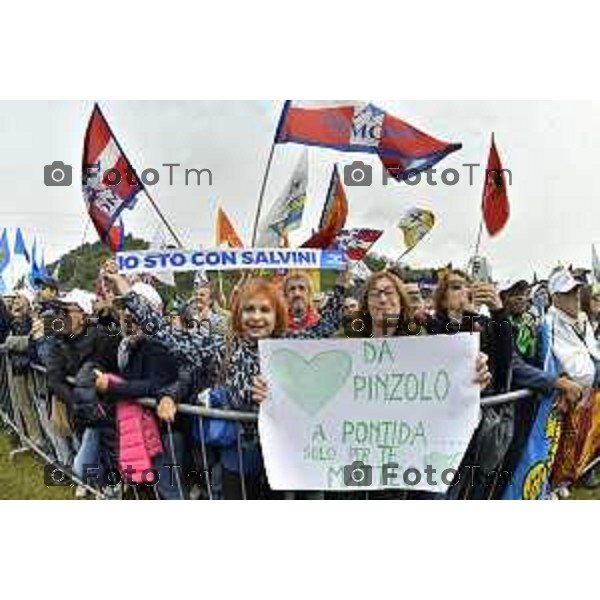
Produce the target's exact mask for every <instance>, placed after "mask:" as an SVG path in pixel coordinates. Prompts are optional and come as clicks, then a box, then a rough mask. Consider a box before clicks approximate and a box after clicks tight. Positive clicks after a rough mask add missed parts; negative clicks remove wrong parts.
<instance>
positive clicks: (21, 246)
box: [14, 227, 31, 262]
mask: <svg viewBox="0 0 600 600" xmlns="http://www.w3.org/2000/svg"><path fill="white" fill-rule="evenodd" d="M14 255H15V256H24V257H25V259H26V260H27V262H31V258H30V256H29V252H28V251H27V246H26V245H25V239H24V238H23V232H22V231H21V228H20V227H17V233H16V236H15V249H14Z"/></svg>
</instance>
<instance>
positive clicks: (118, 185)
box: [82, 104, 142, 252]
mask: <svg viewBox="0 0 600 600" xmlns="http://www.w3.org/2000/svg"><path fill="white" fill-rule="evenodd" d="M82 185H83V197H84V199H85V202H86V205H87V210H88V213H89V215H90V218H91V219H92V222H93V223H94V226H95V227H96V231H97V232H98V235H99V236H100V239H101V240H102V242H104V243H105V244H106V245H108V246H109V247H110V249H111V250H113V251H114V252H116V251H117V250H120V249H121V248H122V246H123V238H124V228H123V222H122V219H121V213H122V211H123V210H124V209H126V208H128V209H131V208H133V207H134V206H135V202H136V196H137V194H138V193H139V192H140V191H141V190H142V184H141V182H140V181H139V179H138V177H137V175H136V173H135V171H134V170H133V167H132V166H131V164H130V162H129V161H128V160H127V157H126V156H125V153H124V152H123V150H122V149H121V146H120V145H119V142H118V141H117V139H116V137H115V136H114V134H113V132H112V131H111V129H110V126H109V125H108V122H107V121H106V119H105V118H104V115H103V114H102V111H101V110H100V107H99V106H98V105H97V104H96V105H95V106H94V110H93V112H92V116H91V117H90V121H89V123H88V126H87V131H86V133H85V141H84V147H83V164H82Z"/></svg>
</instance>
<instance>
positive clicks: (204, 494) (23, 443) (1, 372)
mask: <svg viewBox="0 0 600 600" xmlns="http://www.w3.org/2000/svg"><path fill="white" fill-rule="evenodd" d="M17 390H18V391H17ZM27 396H28V397H29V400H28V399H27ZM200 396H202V395H200ZM532 396H533V393H532V392H531V391H530V390H517V391H512V392H508V393H505V394H501V395H497V396H491V397H486V398H482V401H481V404H482V406H495V405H499V404H506V403H510V402H517V401H523V400H527V399H530V398H531V397H532ZM138 402H139V403H140V404H141V405H143V406H145V407H148V408H156V406H157V404H158V403H157V400H156V399H153V398H143V399H139V400H138ZM61 405H62V406H63V407H64V404H62V403H61V402H57V400H56V399H55V398H53V397H52V394H51V393H50V391H49V388H48V381H47V377H46V369H45V368H44V367H43V366H41V365H37V364H31V365H29V367H28V368H27V370H26V372H25V373H15V372H14V369H13V364H12V361H11V360H10V358H9V356H8V355H7V353H6V351H0V418H1V420H2V421H3V422H4V424H5V426H6V427H8V428H9V429H10V430H11V431H12V432H13V434H14V435H16V437H17V438H18V444H19V445H18V447H17V448H15V449H14V450H12V451H11V453H10V457H11V459H14V458H15V457H16V456H17V455H18V454H20V453H22V452H27V451H31V452H33V453H34V454H36V455H37V456H38V457H39V458H40V459H41V460H42V461H43V462H44V463H45V464H46V465H56V464H60V465H69V464H71V463H72V459H73V456H74V453H75V450H76V447H77V440H76V439H75V440H74V439H73V436H70V435H66V434H65V431H64V429H65V428H67V427H68V422H64V421H65V420H66V415H65V414H62V415H61V414H60V410H59V409H60V407H61ZM177 410H178V413H180V414H182V415H186V416H193V417H198V418H199V419H200V427H199V431H200V432H203V431H204V427H203V421H204V419H223V420H227V421H233V422H236V423H238V424H240V425H242V426H243V424H245V423H255V422H256V421H257V418H258V416H257V414H256V413H245V412H238V411H229V410H221V409H216V408H210V407H208V406H205V405H202V404H198V405H191V404H180V405H178V408H177ZM32 419H33V420H34V422H32ZM61 419H62V420H63V423H62V427H61ZM32 430H33V432H34V433H35V436H36V439H33V437H32ZM166 437H167V443H166V444H165V445H166V450H167V451H168V452H169V459H170V460H171V461H172V463H171V464H178V463H177V460H176V457H175V449H174V448H175V443H174V434H173V430H172V428H171V426H170V425H167V426H166ZM237 443H238V450H239V452H238V455H239V457H240V473H241V486H242V496H243V498H244V499H245V498H246V497H247V495H246V481H245V477H244V468H243V456H244V452H243V447H242V427H238V428H237ZM195 449H196V451H197V456H195V457H194V461H193V462H194V465H195V467H199V470H195V472H196V474H198V473H201V475H202V476H201V477H199V478H198V481H202V482H203V483H204V485H203V486H197V487H199V488H200V489H198V490H196V495H195V496H196V497H197V496H199V498H198V499H211V500H212V499H217V498H219V497H220V492H219V485H218V482H215V473H214V472H213V469H211V468H210V454H211V448H209V447H208V446H207V444H206V443H205V440H204V437H203V435H201V440H200V443H199V444H197V445H196V448H195ZM599 462H600V457H599V458H597V459H596V460H594V461H593V462H592V463H591V464H590V465H589V466H588V467H587V469H586V471H587V470H589V469H591V468H593V467H594V466H595V465H596V464H598V463H599ZM173 471H174V474H175V480H176V482H175V483H176V485H177V490H178V494H179V496H180V497H182V498H183V497H184V487H183V483H184V482H182V480H181V475H182V473H181V471H180V469H177V468H175V469H173ZM66 474H67V476H68V477H69V478H70V479H71V481H72V483H73V484H74V485H78V486H81V487H83V488H85V489H86V490H87V491H88V492H89V493H91V494H94V495H95V496H96V497H97V498H99V499H104V498H106V497H107V496H106V494H105V492H104V491H103V489H99V488H97V487H95V486H92V485H88V483H87V482H84V481H82V480H81V479H80V478H78V477H77V476H76V475H75V474H74V473H73V472H72V470H71V469H70V470H68V471H67V472H66ZM41 483H42V482H41ZM202 487H203V488H204V489H202ZM132 488H133V489H132V495H133V497H134V498H136V499H137V498H139V494H138V490H137V489H136V486H132ZM153 492H154V495H155V497H156V498H158V497H159V495H158V492H157V491H156V486H154V489H153ZM285 497H286V498H288V499H293V498H295V497H296V496H295V494H293V493H288V494H285ZM304 497H306V494H304ZM310 497H313V498H319V497H323V494H322V493H317V494H312V495H311V496H310ZM367 497H368V495H367Z"/></svg>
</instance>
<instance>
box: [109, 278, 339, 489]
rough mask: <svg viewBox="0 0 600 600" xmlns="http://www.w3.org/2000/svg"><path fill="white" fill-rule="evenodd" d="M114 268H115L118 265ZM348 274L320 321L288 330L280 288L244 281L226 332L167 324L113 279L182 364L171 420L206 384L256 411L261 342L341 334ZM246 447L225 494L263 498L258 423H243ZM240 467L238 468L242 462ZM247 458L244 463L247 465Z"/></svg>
mask: <svg viewBox="0 0 600 600" xmlns="http://www.w3.org/2000/svg"><path fill="white" fill-rule="evenodd" d="M113 271H114V269H113ZM346 277H347V276H346V273H342V274H341V275H340V277H339V278H338V281H337V282H336V287H335V292H334V294H333V296H332V297H331V299H330V300H329V302H328V303H327V304H326V305H325V307H324V308H323V309H322V311H321V319H320V320H319V322H318V323H317V324H316V325H314V326H312V327H309V328H307V329H304V330H303V331H299V332H288V331H287V309H286V305H285V302H284V299H283V297H282V295H281V292H280V291H279V290H278V289H277V288H276V287H275V286H274V285H273V284H271V283H269V282H268V281H264V280H262V279H252V280H250V281H248V282H246V283H245V284H243V285H242V286H241V287H240V288H239V290H238V292H237V293H236V295H235V299H234V301H233V305H232V307H231V325H230V330H229V331H228V332H227V333H226V334H225V335H218V334H216V333H211V332H209V333H208V335H207V334H206V333H205V332H203V331H200V330H198V331H185V330H183V331H179V330H176V329H173V328H171V327H168V326H165V325H164V323H163V322H162V319H161V317H160V315H158V313H156V312H155V311H153V310H152V308H151V307H149V306H148V305H147V304H145V303H143V302H141V301H140V300H139V298H138V297H137V296H136V294H135V293H131V292H130V291H129V284H128V282H127V280H126V279H125V278H124V277H122V276H119V275H117V274H116V273H113V274H111V275H110V278H111V279H112V280H113V281H114V282H115V285H116V287H117V289H118V291H119V293H121V294H126V295H125V298H124V301H125V304H126V306H127V308H128V309H129V311H130V312H131V313H132V314H133V315H134V317H135V319H136V320H137V322H139V323H144V328H145V330H146V331H147V332H148V333H149V334H150V335H152V336H153V337H154V339H155V340H156V341H158V342H159V343H160V344H162V345H163V346H164V347H165V348H167V350H169V351H170V352H172V353H173V354H175V356H176V357H177V358H178V359H179V360H180V361H181V362H182V363H183V365H184V372H183V373H182V374H181V376H180V377H179V379H178V381H177V383H176V384H175V385H174V386H173V387H171V388H169V389H168V390H165V393H164V395H163V397H162V399H161V401H160V404H159V408H158V414H159V417H160V418H161V419H163V420H166V421H172V420H173V419H174V417H175V413H176V410H177V407H176V405H177V402H181V401H184V400H186V399H188V398H190V397H191V396H193V394H194V393H198V392H199V391H202V390H204V389H206V388H222V389H224V390H225V391H226V402H225V408H228V409H230V410H238V411H244V412H256V411H257V410H258V406H257V404H256V403H255V402H254V398H253V391H254V383H255V379H256V378H257V376H258V375H259V372H260V368H259V367H260V365H259V357H258V341H259V340H262V339H267V338H272V337H275V338H283V337H290V338H323V337H329V336H331V335H333V334H334V333H336V331H337V330H338V329H339V328H340V326H341V324H342V312H343V302H344V293H345V287H346ZM244 438H245V439H244V442H243V443H244V452H243V453H241V456H240V455H239V454H238V453H236V450H237V447H236V448H235V449H232V452H231V453H229V455H225V456H226V460H225V461H224V464H223V467H224V473H223V492H224V496H225V498H226V499H228V498H232V499H236V498H241V497H248V498H261V497H264V496H266V495H268V487H266V482H265V478H264V469H263V466H262V458H261V456H260V449H259V444H258V435H257V432H256V427H255V426H254V425H252V426H250V425H245V426H244ZM236 463H237V464H240V469H235V467H236V466H237V464H236ZM242 463H243V464H242Z"/></svg>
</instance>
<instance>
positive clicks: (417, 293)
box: [404, 282, 425, 317]
mask: <svg viewBox="0 0 600 600" xmlns="http://www.w3.org/2000/svg"><path fill="white" fill-rule="evenodd" d="M404 291H405V292H406V296H407V297H408V308H409V310H410V314H411V315H412V316H413V317H414V316H417V315H422V314H423V313H424V311H425V302H424V300H423V296H422V295H421V289H420V288H419V284H418V283H415V282H410V283H405V284H404Z"/></svg>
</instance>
